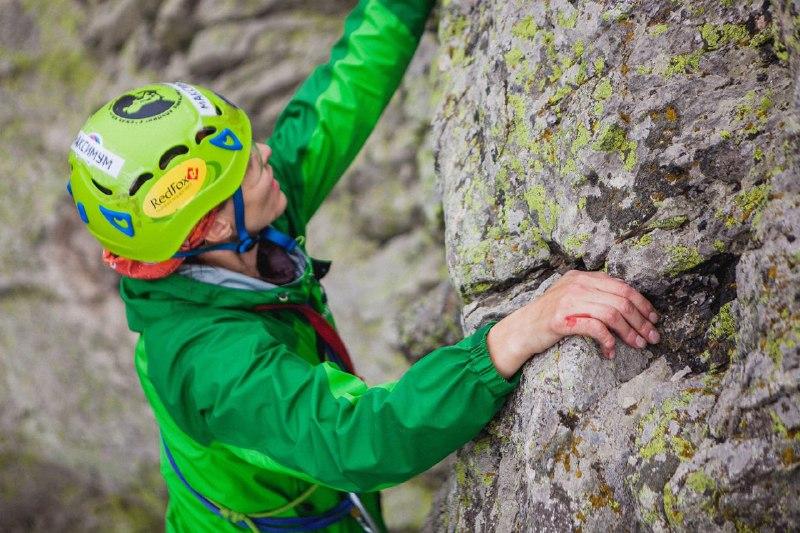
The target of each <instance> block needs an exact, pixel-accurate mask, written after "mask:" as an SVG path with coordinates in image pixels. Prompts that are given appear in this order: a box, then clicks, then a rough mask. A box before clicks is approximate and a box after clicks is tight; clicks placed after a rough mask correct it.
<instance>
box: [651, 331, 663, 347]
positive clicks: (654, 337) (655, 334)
mask: <svg viewBox="0 0 800 533" xmlns="http://www.w3.org/2000/svg"><path fill="white" fill-rule="evenodd" d="M648 338H649V339H650V342H651V343H653V344H655V343H657V342H658V341H660V340H661V335H659V334H658V332H657V331H656V330H653V331H651V332H650V335H648Z"/></svg>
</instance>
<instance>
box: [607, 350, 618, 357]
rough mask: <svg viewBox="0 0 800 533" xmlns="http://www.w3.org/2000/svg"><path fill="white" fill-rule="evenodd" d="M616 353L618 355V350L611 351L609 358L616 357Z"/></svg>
mask: <svg viewBox="0 0 800 533" xmlns="http://www.w3.org/2000/svg"><path fill="white" fill-rule="evenodd" d="M615 355H617V352H614V351H611V352H610V353H609V354H608V358H609V359H614V356H615Z"/></svg>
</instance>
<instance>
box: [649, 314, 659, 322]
mask: <svg viewBox="0 0 800 533" xmlns="http://www.w3.org/2000/svg"><path fill="white" fill-rule="evenodd" d="M650 322H652V323H653V324H655V323H656V322H658V313H656V312H653V313H650Z"/></svg>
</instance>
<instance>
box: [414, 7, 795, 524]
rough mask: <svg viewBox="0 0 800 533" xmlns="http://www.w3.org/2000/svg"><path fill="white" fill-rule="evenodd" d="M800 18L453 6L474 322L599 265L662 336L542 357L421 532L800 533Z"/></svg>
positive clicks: (459, 241)
mask: <svg viewBox="0 0 800 533" xmlns="http://www.w3.org/2000/svg"><path fill="white" fill-rule="evenodd" d="M797 15H798V5H797V3H793V2H772V3H769V2H766V3H762V2H745V1H735V0H733V1H729V2H691V3H689V2H660V1H644V2H638V3H617V4H607V3H599V2H592V1H579V2H567V1H553V2H549V3H533V4H528V3H519V2H492V1H489V2H481V3H475V2H470V1H458V0H453V1H452V2H450V3H449V4H448V5H447V7H446V8H445V9H444V12H443V16H442V20H441V22H440V26H439V37H440V41H441V46H440V53H439V56H437V65H438V70H439V75H438V78H439V79H438V84H439V85H438V87H439V91H440V92H441V93H442V98H441V105H440V106H439V108H438V110H437V114H436V118H435V122H434V139H435V157H436V166H437V168H438V169H440V172H441V178H442V182H443V191H444V210H445V221H446V227H447V229H446V245H447V260H448V266H449V269H450V273H451V277H452V279H453V281H454V283H455V285H456V287H457V289H458V291H459V292H460V294H461V295H462V297H463V298H464V300H465V302H466V305H465V306H464V309H463V320H464V324H465V326H466V329H467V330H472V329H474V328H476V327H477V326H479V325H480V324H482V323H484V322H485V321H486V320H489V319H498V318H500V317H502V316H504V315H506V314H507V313H509V312H510V311H512V310H513V309H516V308H518V307H520V306H521V305H524V304H525V303H527V302H528V301H530V300H531V298H535V297H536V295H537V294H540V293H541V291H542V290H544V289H545V288H546V286H547V284H548V283H550V282H551V281H552V280H553V279H554V278H555V277H557V276H558V275H559V273H560V272H564V271H565V270H567V269H570V268H579V269H588V270H601V269H602V270H605V271H607V272H608V273H609V274H611V275H614V276H617V277H620V278H623V279H624V280H625V281H627V282H628V283H630V284H631V285H633V286H634V287H636V288H637V289H638V290H640V291H641V292H642V293H643V294H645V296H647V297H648V298H649V299H650V300H651V301H652V302H653V303H654V304H655V306H656V307H657V309H658V311H659V313H660V314H661V316H662V319H661V322H660V324H659V329H660V331H661V333H662V341H661V343H659V344H658V345H655V346H651V347H650V348H649V349H647V350H632V349H630V348H628V347H625V346H621V345H619V344H618V347H617V354H618V356H617V358H616V360H615V361H613V362H609V361H605V360H602V359H601V358H600V357H599V351H598V349H597V347H596V346H595V344H594V342H593V341H587V340H583V339H580V338H568V339H565V340H564V341H562V342H560V343H559V344H557V345H556V346H554V347H553V348H551V349H550V350H548V351H546V352H545V353H543V354H541V355H539V356H537V357H535V358H534V359H533V360H532V362H530V363H529V364H528V365H527V366H526V367H525V369H524V372H523V377H522V381H521V384H520V388H519V390H518V391H516V392H515V393H514V394H513V395H512V396H511V398H510V399H509V401H508V403H507V405H506V406H505V407H504V409H503V411H502V412H501V413H500V415H499V416H498V417H497V418H496V419H495V420H494V421H493V422H492V423H491V424H490V425H489V426H488V427H487V428H486V430H485V431H484V432H483V433H482V434H481V436H479V437H478V438H477V439H476V440H475V441H474V442H472V443H471V444H469V445H468V446H466V447H465V448H464V449H462V450H460V451H459V452H458V454H457V457H456V466H455V471H454V473H453V474H452V475H451V477H450V480H449V481H448V483H447V485H446V486H445V487H444V488H443V489H442V491H441V493H440V495H439V500H438V504H437V507H436V509H435V511H434V512H433V513H432V514H431V515H430V516H429V520H428V522H427V527H426V529H427V530H431V531H440V530H448V531H460V530H493V531H494V530H496V531H563V530H577V531H580V530H586V531H601V530H603V531H605V530H620V529H624V530H628V529H633V530H653V531H668V530H725V531H732V530H737V531H742V530H755V529H758V530H766V531H777V530H786V529H794V528H796V527H797V526H798V523H800V522H799V519H800V517H798V513H797V510H796V505H793V504H792V503H791V502H793V501H795V500H796V497H797V496H796V495H797V493H798V491H800V477H798V476H800V474H798V463H800V459H798V457H799V456H798V454H797V452H798V447H799V446H800V441H799V440H798V430H797V424H798V422H800V420H798V405H800V404H798V401H800V398H799V396H800V395H799V394H798V377H799V376H798V372H799V371H798V357H800V356H799V355H798V342H800V339H799V338H798V336H800V330H798V327H797V313H798V311H797V305H798V301H800V292H799V291H800V289H798V287H800V284H799V283H798V281H800V271H798V262H800V260H799V259H798V246H800V245H798V243H797V242H796V238H797V236H798V233H799V232H800V218H798V211H797V210H798V206H800V197H798V188H800V186H798V165H797V153H798V151H797V148H798V131H800V129H798V118H797V113H798V110H800V107H798V104H799V103H800V100H798V61H800V54H798V52H800V50H799V49H798V45H799V44H800V41H798V25H797V20H798V18H797Z"/></svg>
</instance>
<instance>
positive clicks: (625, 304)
mask: <svg viewBox="0 0 800 533" xmlns="http://www.w3.org/2000/svg"><path fill="white" fill-rule="evenodd" d="M587 297H588V298H589V299H590V301H592V302H594V303H598V304H605V305H610V306H611V307H613V308H614V309H616V310H617V311H619V312H620V313H621V314H622V316H623V317H624V318H625V321H626V322H627V323H628V324H630V325H631V326H632V327H633V329H635V330H636V332H638V335H636V336H635V338H634V339H633V344H631V343H630V342H628V341H629V339H624V340H625V341H626V342H628V344H631V346H635V347H636V348H644V347H645V346H646V345H647V342H650V343H652V344H655V343H656V342H658V341H659V335H658V332H657V331H656V328H655V327H654V326H653V324H652V323H651V322H650V321H649V320H647V319H646V318H645V317H643V316H642V313H641V312H640V311H639V309H638V308H637V307H636V305H634V303H633V302H632V301H631V300H629V299H628V298H623V297H622V296H617V295H616V294H613V293H610V292H605V291H600V290H593V291H591V292H590V293H589V294H588V295H587Z"/></svg>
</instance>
